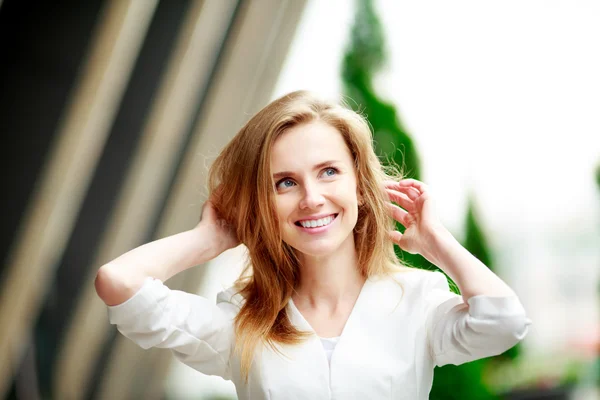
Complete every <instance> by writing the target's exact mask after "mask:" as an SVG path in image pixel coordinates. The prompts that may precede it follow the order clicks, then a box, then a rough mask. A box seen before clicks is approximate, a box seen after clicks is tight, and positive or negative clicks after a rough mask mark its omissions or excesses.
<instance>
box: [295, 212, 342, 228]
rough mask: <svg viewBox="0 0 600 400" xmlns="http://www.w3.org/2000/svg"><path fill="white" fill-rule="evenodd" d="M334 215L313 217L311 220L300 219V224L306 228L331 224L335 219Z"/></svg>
mask: <svg viewBox="0 0 600 400" xmlns="http://www.w3.org/2000/svg"><path fill="white" fill-rule="evenodd" d="M333 218H334V217H333V216H332V215H330V216H329V217H325V218H321V219H313V220H311V221H300V225H302V226H303V227H304V228H317V227H320V226H325V225H329V224H330V223H331V222H332V221H333Z"/></svg>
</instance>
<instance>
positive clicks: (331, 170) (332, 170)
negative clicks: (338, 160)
mask: <svg viewBox="0 0 600 400" xmlns="http://www.w3.org/2000/svg"><path fill="white" fill-rule="evenodd" d="M337 172H338V171H337V169H335V168H327V169H326V170H325V172H324V173H325V175H326V176H334V175H336V174H337Z"/></svg>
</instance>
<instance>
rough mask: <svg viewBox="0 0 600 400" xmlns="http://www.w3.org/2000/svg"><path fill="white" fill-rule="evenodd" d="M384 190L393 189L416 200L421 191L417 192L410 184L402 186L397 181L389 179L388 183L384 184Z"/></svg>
mask: <svg viewBox="0 0 600 400" xmlns="http://www.w3.org/2000/svg"><path fill="white" fill-rule="evenodd" d="M385 190H395V191H397V192H400V193H404V194H406V195H407V196H408V198H409V199H411V200H416V199H418V198H419V196H420V195H421V192H419V190H418V189H417V188H414V187H412V186H402V185H399V182H391V181H390V182H389V183H388V184H386V186H385Z"/></svg>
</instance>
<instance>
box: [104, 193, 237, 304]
mask: <svg viewBox="0 0 600 400" xmlns="http://www.w3.org/2000/svg"><path fill="white" fill-rule="evenodd" d="M237 245H238V241H237V239H236V238H235V235H234V232H233V229H232V228H231V227H230V226H228V225H226V224H225V223H224V222H223V221H222V220H219V219H218V218H217V215H216V212H215V210H214V208H213V206H212V204H211V203H210V202H207V203H206V205H205V207H204V208H203V211H202V220H201V221H200V223H199V224H198V225H197V226H196V227H195V228H193V229H192V230H189V231H185V232H182V233H178V234H176V235H173V236H169V237H166V238H163V239H159V240H156V241H154V242H151V243H147V244H144V245H142V246H140V247H137V248H135V249H133V250H131V251H129V252H127V253H125V254H123V255H121V256H119V257H117V258H116V259H114V260H112V261H110V262H108V263H107V264H105V265H103V266H102V267H100V269H99V270H98V273H97V275H96V280H95V287H96V292H97V293H98V296H99V297H100V298H101V299H102V301H104V302H105V303H106V304H107V305H109V306H114V305H117V304H121V303H123V302H125V301H127V300H128V299H130V298H131V297H132V296H133V295H134V294H135V293H136V292H137V291H138V290H139V289H140V288H141V287H142V285H143V283H144V282H145V280H146V278H148V277H152V278H156V279H159V280H161V281H166V280H167V279H169V278H171V277H172V276H174V275H176V274H178V273H179V272H181V271H184V270H186V269H188V268H191V267H193V266H195V265H198V264H202V263H204V262H206V261H209V260H211V259H213V258H215V257H216V256H218V255H219V254H220V253H222V252H223V251H225V250H227V249H229V248H232V247H235V246H237Z"/></svg>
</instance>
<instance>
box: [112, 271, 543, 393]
mask: <svg viewBox="0 0 600 400" xmlns="http://www.w3.org/2000/svg"><path fill="white" fill-rule="evenodd" d="M243 301H244V300H243V298H242V297H241V295H240V294H237V293H235V291H234V290H233V289H229V290H226V291H224V292H221V293H219V295H218V296H217V304H216V305H215V304H214V303H213V302H211V301H208V300H207V299H205V298H202V297H200V296H197V295H194V294H190V293H185V292H182V291H178V290H170V289H169V288H168V287H167V286H165V285H163V283H162V282H161V281H159V280H157V279H152V278H148V279H147V281H146V282H144V285H143V286H142V287H141V288H140V290H139V291H138V292H137V293H136V294H135V295H134V296H133V297H131V298H130V299H129V300H127V301H126V302H124V303H122V304H119V305H116V306H112V307H108V315H109V320H110V322H111V323H112V324H115V325H116V326H117V328H118V330H119V331H120V332H121V333H122V334H123V335H125V336H126V337H128V338H130V339H131V340H133V341H134V342H135V343H137V344H138V345H139V346H141V347H142V348H150V347H161V348H168V349H171V351H172V352H173V354H174V355H175V357H176V358H177V359H179V360H180V361H181V362H183V363H185V364H187V365H189V366H190V367H192V368H194V369H196V370H198V371H200V372H202V373H205V374H209V375H218V376H221V377H223V378H224V379H229V380H232V381H233V383H234V384H235V387H236V391H237V394H238V398H239V399H240V400H245V399H253V400H259V399H272V400H280V399H286V400H294V399H324V400H325V399H328V400H329V399H406V400H426V399H427V398H428V395H429V391H430V390H431V384H432V381H433V368H434V367H435V366H436V365H438V366H441V365H445V364H461V363H464V362H468V361H472V360H476V359H479V358H483V357H489V356H492V355H497V354H500V353H502V352H504V351H506V350H507V349H509V348H510V347H512V346H514V345H515V344H516V343H517V342H518V341H519V340H521V339H523V338H524V337H525V335H526V333H527V330H528V325H529V324H530V323H531V322H530V321H529V319H528V318H527V317H526V315H525V310H524V309H523V307H522V305H521V303H520V302H519V300H518V298H517V297H515V296H511V297H488V296H474V297H471V298H470V299H469V301H468V305H467V304H465V303H464V302H463V300H462V297H461V296H458V295H456V294H454V293H452V292H450V291H449V289H448V283H447V281H446V278H445V277H444V275H442V274H441V273H439V272H436V273H432V272H428V271H422V270H417V269H411V270H409V271H406V272H400V273H397V274H395V275H394V276H393V277H387V278H369V279H368V280H367V281H366V282H365V284H364V286H363V288H362V290H361V292H360V294H359V296H358V299H357V300H356V304H355V305H354V308H353V310H352V312H351V314H350V316H349V318H348V321H347V322H346V325H345V327H344V329H343V331H342V334H341V335H340V336H339V338H338V340H337V343H336V344H335V351H333V349H331V354H329V355H328V354H327V353H328V350H327V347H325V348H324V343H323V341H322V340H321V338H319V337H318V336H317V335H316V333H315V332H314V330H313V329H312V328H311V326H310V325H309V324H308V322H307V321H306V320H305V319H304V317H303V316H302V314H301V313H300V312H299V311H298V309H297V308H296V307H295V306H294V304H293V302H291V301H290V302H289V303H288V306H287V308H286V312H287V313H288V317H289V318H290V321H291V322H292V324H293V325H294V326H296V327H297V328H298V329H300V330H303V331H308V332H312V335H311V336H310V337H309V338H308V339H306V340H305V341H303V342H302V343H301V344H298V345H294V346H288V345H278V346H277V347H278V349H279V350H280V351H281V353H282V354H280V353H279V352H277V351H273V350H272V349H271V348H270V347H269V346H259V347H258V348H257V350H256V352H255V358H254V361H253V364H252V366H251V369H250V375H249V378H248V381H247V382H246V381H245V380H244V378H243V376H242V374H241V371H240V359H239V355H238V354H235V353H234V352H233V348H234V345H235V330H234V318H235V316H236V315H237V312H238V310H239V309H240V306H241V305H242V303H243ZM325 346H327V345H325ZM329 356H330V357H331V358H330V359H329Z"/></svg>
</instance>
